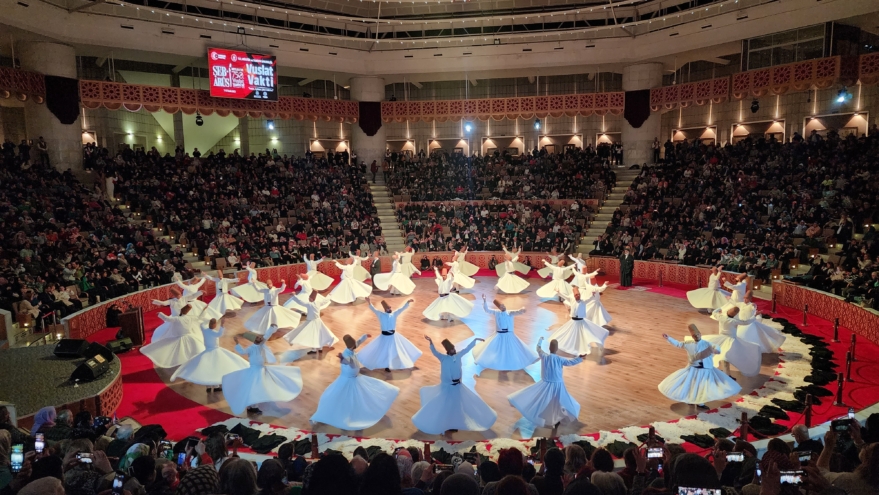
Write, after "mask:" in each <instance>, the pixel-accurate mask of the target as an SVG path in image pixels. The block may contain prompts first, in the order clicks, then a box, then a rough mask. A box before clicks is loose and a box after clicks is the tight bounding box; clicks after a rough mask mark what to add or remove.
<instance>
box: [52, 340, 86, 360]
mask: <svg viewBox="0 0 879 495" xmlns="http://www.w3.org/2000/svg"><path fill="white" fill-rule="evenodd" d="M88 347H89V343H88V341H87V340H81V339H61V340H59V341H58V343H57V344H55V357H59V358H67V359H70V358H78V357H82V354H83V353H84V352H85V350H86V349H88Z"/></svg>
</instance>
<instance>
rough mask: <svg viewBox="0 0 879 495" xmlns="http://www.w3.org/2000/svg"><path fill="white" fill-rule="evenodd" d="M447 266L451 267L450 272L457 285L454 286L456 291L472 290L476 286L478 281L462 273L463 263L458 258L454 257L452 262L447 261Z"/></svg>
mask: <svg viewBox="0 0 879 495" xmlns="http://www.w3.org/2000/svg"><path fill="white" fill-rule="evenodd" d="M446 265H447V266H448V267H449V272H450V273H451V274H452V276H453V277H454V278H455V283H454V285H453V286H452V287H454V288H455V290H457V289H458V288H459V287H463V288H465V289H472V288H473V286H474V285H476V280H473V279H472V278H470V277H468V276H467V275H464V272H462V271H461V261H460V260H459V259H458V258H456V257H455V256H452V261H446Z"/></svg>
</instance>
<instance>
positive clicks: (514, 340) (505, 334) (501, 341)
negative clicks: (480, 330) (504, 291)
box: [473, 295, 537, 371]
mask: <svg viewBox="0 0 879 495" xmlns="http://www.w3.org/2000/svg"><path fill="white" fill-rule="evenodd" d="M494 305H495V306H496V307H497V309H492V308H489V307H488V303H487V302H486V300H485V296H484V295H483V296H482V309H483V310H484V311H485V312H486V313H488V314H490V315H493V316H494V335H492V336H491V337H489V338H488V339H487V340H486V341H485V342H482V343H480V344H477V345H476V347H475V348H473V360H474V361H475V362H476V364H478V365H479V366H482V367H483V368H488V369H492V370H499V371H515V370H521V369H523V368H525V367H526V366H528V365H529V364H531V363H533V362H534V361H537V354H536V353H535V352H534V350H533V349H531V348H530V347H528V346H527V345H525V342H522V339H520V338H519V337H518V336H517V335H516V332H515V328H513V323H514V320H515V317H516V316H518V315H521V314H523V313H525V308H519V309H514V310H512V311H510V310H507V307H506V306H504V305H503V304H502V303H501V302H500V301H498V300H497V299H495V300H494Z"/></svg>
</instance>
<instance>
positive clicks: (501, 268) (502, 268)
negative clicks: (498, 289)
mask: <svg viewBox="0 0 879 495" xmlns="http://www.w3.org/2000/svg"><path fill="white" fill-rule="evenodd" d="M513 270H514V271H517V272H519V273H521V274H522V275H528V272H530V271H531V267H530V266H528V265H526V264H525V263H519V262H518V261H516V262H514V263H513ZM494 271H495V272H497V276H498V278H500V277H503V276H504V275H505V274H506V273H507V266H506V264H505V263H504V262H503V261H501V262H500V263H498V264H497V266H496V267H495V268H494Z"/></svg>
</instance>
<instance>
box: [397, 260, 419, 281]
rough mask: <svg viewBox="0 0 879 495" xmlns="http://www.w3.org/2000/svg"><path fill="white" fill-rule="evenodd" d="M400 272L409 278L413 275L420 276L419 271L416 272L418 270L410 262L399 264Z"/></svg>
mask: <svg viewBox="0 0 879 495" xmlns="http://www.w3.org/2000/svg"><path fill="white" fill-rule="evenodd" d="M400 271H401V272H402V273H403V275H405V276H406V277H409V278H411V277H412V275H415V274H416V273H417V274H419V275H421V271H420V270H418V268H415V265H413V264H412V263H411V262H409V263H400Z"/></svg>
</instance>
